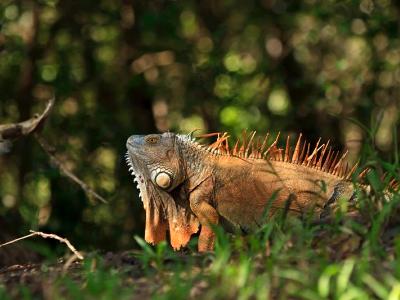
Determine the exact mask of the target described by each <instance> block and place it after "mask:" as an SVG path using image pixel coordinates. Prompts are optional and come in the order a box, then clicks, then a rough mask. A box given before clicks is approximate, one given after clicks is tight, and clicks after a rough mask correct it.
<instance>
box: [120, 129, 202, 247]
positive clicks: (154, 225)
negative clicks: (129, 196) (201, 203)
mask: <svg viewBox="0 0 400 300" xmlns="http://www.w3.org/2000/svg"><path fill="white" fill-rule="evenodd" d="M179 137H180V136H179V135H176V134H173V133H163V134H150V135H132V136H131V137H129V138H128V140H127V142H126V146H127V149H128V152H127V154H126V160H127V163H128V165H129V171H130V172H131V173H132V175H134V176H135V179H134V181H135V182H137V185H138V189H139V191H140V193H139V196H140V197H141V199H142V201H143V205H144V208H145V210H146V231H145V239H146V241H147V242H149V243H152V244H154V243H157V242H159V241H161V240H164V239H165V234H166V231H167V229H168V225H169V231H170V239H171V244H172V246H173V247H174V248H176V249H179V248H180V247H181V246H185V245H186V244H187V242H188V241H189V239H190V236H191V234H193V233H195V232H197V229H198V222H197V219H196V218H195V216H194V215H193V213H192V212H191V211H190V209H189V205H188V203H185V202H182V201H178V199H174V198H173V197H172V191H173V190H174V189H176V188H177V187H178V186H179V185H180V184H181V183H182V182H183V181H184V180H185V178H186V174H185V167H184V164H183V162H182V161H183V159H182V155H181V149H180V143H179V140H180V139H179ZM179 200H182V199H179Z"/></svg>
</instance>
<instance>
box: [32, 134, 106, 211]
mask: <svg viewBox="0 0 400 300" xmlns="http://www.w3.org/2000/svg"><path fill="white" fill-rule="evenodd" d="M34 136H35V138H36V140H37V141H38V143H39V145H40V146H41V147H42V149H43V150H44V152H46V154H47V155H48V156H49V157H50V160H51V162H52V163H53V164H54V165H56V166H57V168H58V169H60V170H61V172H62V173H64V175H65V176H67V177H68V178H69V179H71V180H72V181H74V182H75V183H76V184H78V185H79V186H80V187H81V188H82V189H83V190H84V191H85V192H86V193H87V194H89V195H92V196H93V197H95V198H96V199H97V200H99V201H101V202H103V203H108V202H107V200H106V199H104V198H103V197H102V196H100V195H99V194H97V193H96V192H95V191H94V190H93V189H92V188H90V187H89V186H88V185H87V184H86V183H85V182H83V181H82V180H81V179H79V178H78V177H77V176H76V175H75V174H74V173H72V172H71V171H70V170H68V168H67V167H66V166H65V165H64V164H63V163H62V161H61V160H59V159H58V158H57V157H56V156H55V154H54V153H55V150H54V147H52V146H51V145H50V144H49V143H48V142H47V141H46V140H45V139H44V138H43V137H42V136H40V134H39V133H37V132H36V133H35V134H34Z"/></svg>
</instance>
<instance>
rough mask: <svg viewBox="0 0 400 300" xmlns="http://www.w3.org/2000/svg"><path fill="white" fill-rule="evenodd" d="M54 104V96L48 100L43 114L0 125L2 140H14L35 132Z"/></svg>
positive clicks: (0, 139) (0, 138) (0, 137)
mask: <svg viewBox="0 0 400 300" xmlns="http://www.w3.org/2000/svg"><path fill="white" fill-rule="evenodd" d="M53 106H54V97H53V98H52V99H50V100H49V101H48V102H47V105H46V108H45V109H44V111H43V112H42V114H41V115H39V114H36V115H34V116H33V117H32V118H31V119H29V120H26V121H23V122H20V123H12V124H4V125H0V141H7V140H14V139H17V138H20V137H22V136H26V135H28V134H30V133H32V132H35V131H36V130H37V129H39V128H41V126H42V125H43V123H44V121H45V120H46V119H47V117H48V116H49V114H50V111H51V109H52V108H53Z"/></svg>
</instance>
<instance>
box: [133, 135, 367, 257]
mask: <svg viewBox="0 0 400 300" xmlns="http://www.w3.org/2000/svg"><path fill="white" fill-rule="evenodd" d="M213 135H215V136H217V139H216V141H215V142H214V143H213V144H211V145H207V146H205V145H201V144H199V143H197V142H196V139H194V138H192V137H191V135H180V134H174V133H164V134H151V135H146V136H141V135H133V136H131V137H130V138H129V139H128V140H127V148H128V152H127V155H126V159H127V163H128V165H129V166H130V171H131V172H132V174H133V175H134V176H135V181H136V182H137V183H138V188H139V190H140V197H141V199H142V201H143V204H144V208H145V210H146V229H145V240H146V241H147V242H149V243H152V244H155V243H158V242H160V241H162V240H164V239H165V238H166V232H167V231H168V230H169V235H170V242H171V245H172V247H173V248H174V249H179V248H181V247H182V246H185V245H186V244H187V243H188V241H189V239H190V237H191V235H192V234H194V233H196V232H197V231H198V229H199V225H200V226H201V228H200V236H199V242H198V249H199V251H206V250H211V249H212V248H213V244H214V234H213V231H212V229H211V225H212V224H220V225H222V226H223V227H224V228H225V229H227V230H228V231H233V232H235V231H239V232H248V231H251V230H253V229H255V228H258V227H259V226H260V223H261V222H262V220H263V214H264V212H265V209H266V206H267V205H268V201H269V199H272V200H271V201H272V203H271V204H269V205H270V209H269V211H268V214H269V215H272V214H273V213H274V212H276V211H277V210H278V209H282V208H284V207H285V205H287V204H288V201H290V202H289V207H288V208H289V210H290V211H291V212H295V213H300V214H301V213H303V212H305V211H307V210H309V209H314V210H315V211H317V212H318V211H319V212H322V211H323V208H324V207H326V205H328V204H329V203H331V202H333V201H335V200H336V199H337V198H339V197H344V198H346V199H351V198H352V197H353V196H354V195H353V194H354V187H353V184H352V182H351V181H350V178H351V176H352V174H353V173H354V172H355V170H356V168H357V164H356V165H354V166H353V167H352V168H348V166H347V164H346V163H345V162H344V158H345V156H346V153H345V154H343V155H341V154H340V153H339V152H334V151H332V149H331V147H329V142H328V143H326V144H322V145H320V141H318V142H317V144H316V146H315V147H312V148H311V147H310V144H309V143H307V142H305V141H302V137H301V134H300V136H299V138H298V140H297V143H296V145H295V147H294V149H293V151H292V149H291V148H290V142H289V138H287V141H286V147H285V149H282V148H279V147H278V139H279V134H278V136H277V138H276V139H275V141H274V142H272V144H270V145H267V144H268V135H267V136H266V137H265V138H264V139H263V140H260V139H257V140H256V139H255V138H254V136H255V132H252V133H251V134H249V135H246V134H244V135H243V139H242V141H237V142H236V145H235V146H234V147H233V148H232V149H231V148H230V147H229V144H228V138H229V136H228V135H227V133H224V134H219V133H218V134H209V135H203V136H202V137H209V136H213ZM362 173H365V172H362ZM362 175H363V174H361V176H362Z"/></svg>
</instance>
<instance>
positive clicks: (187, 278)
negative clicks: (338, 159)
mask: <svg viewBox="0 0 400 300" xmlns="http://www.w3.org/2000/svg"><path fill="white" fill-rule="evenodd" d="M397 203H398V200H397V198H396V199H394V200H393V201H392V202H387V203H383V204H382V205H380V209H377V210H376V211H375V212H374V213H371V214H370V217H371V218H370V219H368V216H367V215H360V216H358V217H357V218H353V217H348V215H347V214H342V213H340V212H337V213H336V214H335V215H334V216H333V218H331V219H329V220H324V221H323V222H310V221H307V220H301V219H299V218H295V217H290V216H289V217H288V216H286V215H285V214H284V215H282V216H280V217H278V218H276V219H274V220H271V221H270V222H268V223H267V224H266V225H265V226H264V227H263V228H260V230H259V231H258V232H256V233H253V234H250V235H247V236H232V235H228V234H226V233H224V232H223V231H222V230H221V229H220V228H216V229H215V230H216V233H217V241H216V248H215V251H214V252H210V253H203V254H200V253H197V251H196V239H194V240H193V241H192V242H191V243H190V245H189V247H188V249H185V250H183V251H179V252H173V251H172V250H171V248H170V247H169V246H168V244H167V243H165V242H163V243H161V244H159V245H157V246H150V245H148V244H146V243H145V241H144V240H143V239H141V238H140V237H135V239H136V242H137V244H138V245H139V246H140V247H141V249H139V250H132V251H125V252H120V253H112V252H107V253H102V252H101V251H99V252H96V253H94V252H92V253H84V256H85V258H84V260H83V261H80V260H77V259H75V260H71V259H70V258H71V255H70V254H68V255H69V256H68V255H67V256H66V257H65V258H62V259H58V260H56V261H44V262H41V263H36V264H24V265H12V266H8V267H4V268H2V269H0V298H1V299H21V298H23V299H94V298H98V299H149V298H152V299H171V298H173V299H188V298H196V299H216V298H223V299H327V298H329V299H390V300H395V299H400V256H399V254H400V239H399V232H400V226H399V224H398V222H397V221H396V220H397V218H396V216H397V215H398V214H397V213H395V212H396V208H397V207H398V205H397ZM361 212H362V210H360V213H361ZM366 220H367V221H366Z"/></svg>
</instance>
